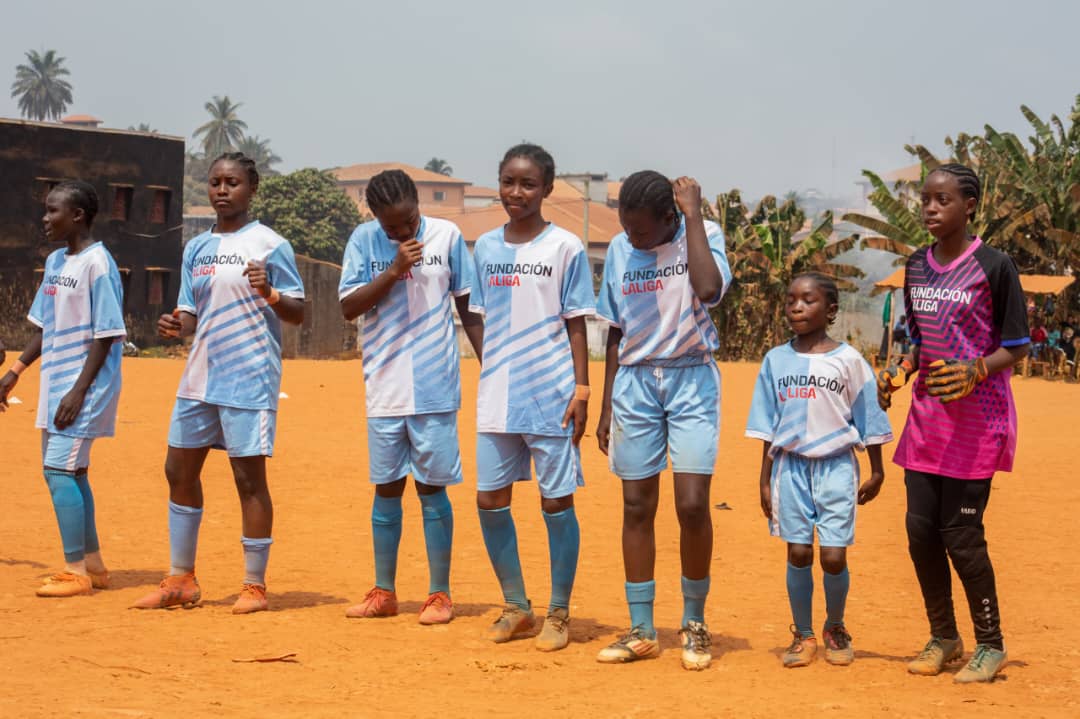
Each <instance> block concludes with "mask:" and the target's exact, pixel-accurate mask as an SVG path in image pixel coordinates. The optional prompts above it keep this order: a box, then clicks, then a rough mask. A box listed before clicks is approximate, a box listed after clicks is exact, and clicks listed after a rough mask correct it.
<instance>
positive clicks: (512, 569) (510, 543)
mask: <svg viewBox="0 0 1080 719" xmlns="http://www.w3.org/2000/svg"><path fill="white" fill-rule="evenodd" d="M480 530H481V531H482V532H483V534H484V546H485V547H487V553H488V558H489V559H491V566H492V567H493V568H494V569H495V576H496V577H498V578H499V584H500V585H501V586H502V593H503V600H505V601H506V603H507V604H513V605H516V606H518V607H521V608H522V609H526V610H527V609H530V608H531V607H532V605H531V604H530V603H529V599H528V597H526V596H525V578H524V577H523V576H521V558H520V557H519V556H518V544H517V530H516V529H515V528H514V516H513V515H512V514H510V508H509V507H503V508H502V509H481V510H480Z"/></svg>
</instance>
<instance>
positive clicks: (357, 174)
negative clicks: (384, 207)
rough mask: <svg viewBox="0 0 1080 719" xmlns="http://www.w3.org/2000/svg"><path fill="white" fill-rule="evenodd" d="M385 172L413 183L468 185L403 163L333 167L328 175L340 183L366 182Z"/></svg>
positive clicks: (372, 163) (464, 181)
mask: <svg viewBox="0 0 1080 719" xmlns="http://www.w3.org/2000/svg"><path fill="white" fill-rule="evenodd" d="M385 170H402V171H403V172H404V173H405V174H406V175H408V176H409V177H411V178H412V180H413V182H438V183H442V184H445V185H468V184H470V183H469V182H467V181H466V180H459V179H458V178H456V177H449V176H447V175H440V174H439V173H437V172H431V171H430V170H424V169H422V168H419V167H413V166H412V165H406V164H405V163H403V162H368V163H362V164H359V165H349V166H347V167H334V168H332V169H331V170H330V174H332V175H333V176H334V177H336V178H337V179H338V180H339V181H341V182H366V181H367V180H370V179H371V178H372V177H374V176H375V175H378V174H379V173H380V172H383V171H385Z"/></svg>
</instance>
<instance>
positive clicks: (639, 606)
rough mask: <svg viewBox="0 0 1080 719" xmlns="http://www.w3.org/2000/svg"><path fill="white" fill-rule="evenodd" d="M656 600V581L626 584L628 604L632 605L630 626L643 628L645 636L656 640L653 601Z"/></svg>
mask: <svg viewBox="0 0 1080 719" xmlns="http://www.w3.org/2000/svg"><path fill="white" fill-rule="evenodd" d="M655 599H656V580H655V579H650V580H649V581H647V582H627V583H626V603H627V604H629V605H630V626H631V627H641V629H642V631H643V632H645V636H647V637H648V638H649V639H656V626H655V625H654V624H653V601H654V600H655Z"/></svg>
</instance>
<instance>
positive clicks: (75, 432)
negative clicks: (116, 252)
mask: <svg viewBox="0 0 1080 719" xmlns="http://www.w3.org/2000/svg"><path fill="white" fill-rule="evenodd" d="M123 307H124V291H123V284H122V283H121V281H120V272H119V270H117V268H116V262H114V261H113V258H112V255H111V254H109V251H108V250H107V249H105V245H103V244H101V243H100V242H95V243H93V244H91V245H90V246H88V247H86V248H85V249H83V250H82V251H81V252H79V253H78V254H75V255H69V254H67V249H66V248H64V249H59V250H56V251H55V252H53V253H52V254H50V255H49V257H48V259H46V260H45V274H44V276H43V277H42V280H41V285H40V286H39V287H38V290H37V294H36V295H35V296H34V302H33V305H31V307H30V314H29V316H28V319H29V320H30V321H31V322H33V323H34V324H35V325H37V326H38V327H40V328H41V380H40V388H39V390H38V393H39V394H38V411H37V421H36V423H35V425H36V426H37V427H38V428H39V429H44V430H48V431H49V432H51V433H53V434H63V435H67V436H69V437H83V438H94V437H111V436H112V435H113V432H114V430H115V428H116V407H117V404H118V403H119V401H120V360H121V355H122V352H123V348H122V346H121V345H122V342H123V339H124V337H125V336H126V334H127V332H126V330H125V329H124V310H123ZM106 338H113V342H112V345H111V346H110V347H109V353H108V355H107V356H106V358H105V364H104V365H102V367H101V369H100V370H99V371H98V373H97V376H96V377H95V378H94V381H93V382H92V383H91V384H90V389H89V390H87V392H86V397H85V399H84V400H83V406H82V409H81V410H80V411H79V414H78V416H77V417H76V418H75V422H74V423H73V424H71V425H69V426H68V427H65V428H64V429H62V430H58V429H57V428H56V425H55V424H53V418H54V417H55V416H56V408H57V406H58V405H59V404H60V400H61V399H63V397H64V395H65V394H67V393H68V392H70V391H71V388H72V387H73V386H74V385H75V380H77V379H78V377H79V374H80V373H81V372H82V370H83V365H85V364H86V358H87V356H88V355H89V353H90V347H91V346H92V345H93V343H94V340H98V339H106Z"/></svg>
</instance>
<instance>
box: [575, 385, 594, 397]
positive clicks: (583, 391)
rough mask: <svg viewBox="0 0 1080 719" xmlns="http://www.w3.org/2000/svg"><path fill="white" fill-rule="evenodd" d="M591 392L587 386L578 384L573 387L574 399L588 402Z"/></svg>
mask: <svg viewBox="0 0 1080 719" xmlns="http://www.w3.org/2000/svg"><path fill="white" fill-rule="evenodd" d="M590 393H591V390H590V389H589V385H587V384H579V385H576V386H575V387H574V399H581V400H585V401H588V400H589V394H590Z"/></svg>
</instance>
